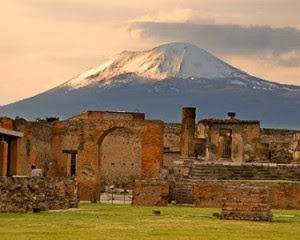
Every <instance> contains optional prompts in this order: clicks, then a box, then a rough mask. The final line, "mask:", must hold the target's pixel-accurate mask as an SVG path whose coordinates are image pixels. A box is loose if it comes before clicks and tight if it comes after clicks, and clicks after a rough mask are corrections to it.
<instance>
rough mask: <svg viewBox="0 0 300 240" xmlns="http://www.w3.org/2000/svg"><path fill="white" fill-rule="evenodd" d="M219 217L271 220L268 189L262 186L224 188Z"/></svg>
mask: <svg viewBox="0 0 300 240" xmlns="http://www.w3.org/2000/svg"><path fill="white" fill-rule="evenodd" d="M220 219H226V220H249V221H272V212H271V208H270V190H269V189H268V188H262V187H228V188H225V190H224V197H223V199H222V212H221V214H220Z"/></svg>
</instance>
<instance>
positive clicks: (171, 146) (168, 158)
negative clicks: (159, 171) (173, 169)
mask: <svg viewBox="0 0 300 240" xmlns="http://www.w3.org/2000/svg"><path fill="white" fill-rule="evenodd" d="M180 132H181V124H179V123H165V127H164V158H163V166H164V167H168V166H171V165H172V164H173V162H174V161H175V160H178V159H179V157H180Z"/></svg>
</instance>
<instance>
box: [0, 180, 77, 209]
mask: <svg viewBox="0 0 300 240" xmlns="http://www.w3.org/2000/svg"><path fill="white" fill-rule="evenodd" d="M78 201H79V199H78V196H77V191H76V181H75V180H74V179H70V178H62V177H60V178H49V177H45V178H39V177H32V178H30V177H19V178H13V177H1V178H0V212H27V211H30V210H32V209H33V208H40V209H41V210H55V209H67V208H77V207H78Z"/></svg>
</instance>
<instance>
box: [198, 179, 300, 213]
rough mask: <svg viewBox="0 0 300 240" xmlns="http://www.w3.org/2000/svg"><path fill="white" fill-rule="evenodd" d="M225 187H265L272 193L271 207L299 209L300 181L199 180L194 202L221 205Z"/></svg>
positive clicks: (209, 205) (202, 204) (203, 205)
mask: <svg viewBox="0 0 300 240" xmlns="http://www.w3.org/2000/svg"><path fill="white" fill-rule="evenodd" d="M226 187H267V188H269V189H270V191H271V193H272V194H271V200H270V201H271V202H270V204H271V208H275V209H281V208H282V209H300V182H288V181H286V182H276V181H199V182H197V183H195V184H194V204H195V205H196V206H198V207H221V204H222V199H223V198H224V195H225V190H224V189H226ZM238 194H239V192H236V193H234V195H235V196H236V195H238Z"/></svg>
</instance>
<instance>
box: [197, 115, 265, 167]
mask: <svg viewBox="0 0 300 240" xmlns="http://www.w3.org/2000/svg"><path fill="white" fill-rule="evenodd" d="M223 122H224V123H222V121H221V122H220V123H213V124H210V125H207V124H206V123H205V122H201V121H200V122H199V123H198V135H197V137H198V138H200V139H206V143H207V153H206V159H207V160H208V161H233V162H238V163H241V162H253V161H255V159H256V145H257V144H258V143H259V134H260V131H259V129H260V125H259V123H256V122H255V123H251V122H250V123H248V122H245V123H244V122H243V121H242V122H241V123H239V122H234V121H233V122H232V123H230V122H229V123H227V122H226V120H224V121H223Z"/></svg>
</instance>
